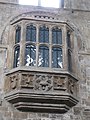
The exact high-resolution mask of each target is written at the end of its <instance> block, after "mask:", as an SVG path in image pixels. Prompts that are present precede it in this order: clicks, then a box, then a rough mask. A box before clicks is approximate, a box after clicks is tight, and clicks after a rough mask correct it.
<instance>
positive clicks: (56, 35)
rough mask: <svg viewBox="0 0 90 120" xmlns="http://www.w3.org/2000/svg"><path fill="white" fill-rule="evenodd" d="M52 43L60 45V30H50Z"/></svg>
mask: <svg viewBox="0 0 90 120" xmlns="http://www.w3.org/2000/svg"><path fill="white" fill-rule="evenodd" d="M52 43H53V44H62V31H61V29H58V28H54V29H52Z"/></svg>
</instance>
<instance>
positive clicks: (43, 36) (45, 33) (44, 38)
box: [39, 26, 49, 43]
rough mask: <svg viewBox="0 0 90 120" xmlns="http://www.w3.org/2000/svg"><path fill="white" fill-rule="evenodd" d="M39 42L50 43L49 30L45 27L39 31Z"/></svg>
mask: <svg viewBox="0 0 90 120" xmlns="http://www.w3.org/2000/svg"><path fill="white" fill-rule="evenodd" d="M39 42H42V43H48V42H49V29H48V28H46V27H45V26H43V27H40V29H39Z"/></svg>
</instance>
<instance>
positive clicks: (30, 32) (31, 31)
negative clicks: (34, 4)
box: [26, 25, 36, 42]
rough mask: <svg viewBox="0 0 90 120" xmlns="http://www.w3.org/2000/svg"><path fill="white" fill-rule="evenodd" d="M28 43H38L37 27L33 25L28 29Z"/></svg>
mask: <svg viewBox="0 0 90 120" xmlns="http://www.w3.org/2000/svg"><path fill="white" fill-rule="evenodd" d="M26 41H31V42H35V41H36V27H35V26H33V25H30V26H27V27H26Z"/></svg>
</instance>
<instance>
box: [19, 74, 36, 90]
mask: <svg viewBox="0 0 90 120" xmlns="http://www.w3.org/2000/svg"><path fill="white" fill-rule="evenodd" d="M33 81H34V75H32V74H25V73H22V74H21V83H20V86H21V87H24V88H30V89H33Z"/></svg>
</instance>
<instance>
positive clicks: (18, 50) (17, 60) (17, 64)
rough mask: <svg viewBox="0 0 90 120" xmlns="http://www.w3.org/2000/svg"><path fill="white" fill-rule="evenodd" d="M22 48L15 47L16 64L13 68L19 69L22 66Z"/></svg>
mask: <svg viewBox="0 0 90 120" xmlns="http://www.w3.org/2000/svg"><path fill="white" fill-rule="evenodd" d="M19 55H20V46H17V47H15V50H14V64H13V67H14V68H15V67H18V66H19V64H20V56H19Z"/></svg>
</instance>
